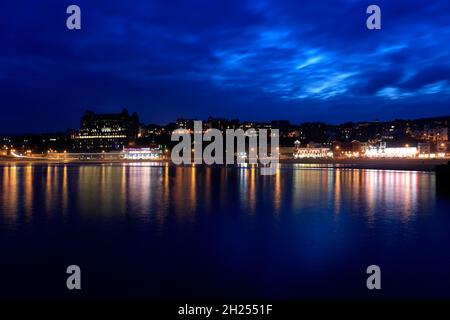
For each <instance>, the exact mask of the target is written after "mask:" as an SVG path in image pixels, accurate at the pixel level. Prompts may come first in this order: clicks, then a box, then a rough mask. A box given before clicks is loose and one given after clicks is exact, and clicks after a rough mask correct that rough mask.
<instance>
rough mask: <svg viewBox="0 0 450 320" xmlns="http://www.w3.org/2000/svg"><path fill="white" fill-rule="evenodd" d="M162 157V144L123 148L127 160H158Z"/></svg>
mask: <svg viewBox="0 0 450 320" xmlns="http://www.w3.org/2000/svg"><path fill="white" fill-rule="evenodd" d="M162 157H163V151H162V149H161V147H160V146H150V147H134V148H123V158H124V159H127V160H152V159H153V160H156V159H162Z"/></svg>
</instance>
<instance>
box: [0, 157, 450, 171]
mask: <svg viewBox="0 0 450 320" xmlns="http://www.w3.org/2000/svg"><path fill="white" fill-rule="evenodd" d="M448 162H449V159H386V158H385V159H364V158H361V159H280V161H279V163H280V164H299V165H306V167H308V166H309V165H311V167H314V166H315V165H317V166H318V167H336V168H348V169H373V170H405V171H429V172H434V171H436V166H438V165H442V164H447V163H448ZM4 163H38V164H39V163H40V164H74V165H83V164H105V163H110V164H133V163H160V164H169V165H171V163H170V160H166V159H153V160H119V159H104V160H101V159H95V160H78V159H77V160H70V159H40V158H35V159H31V158H26V159H21V158H10V157H0V164H4Z"/></svg>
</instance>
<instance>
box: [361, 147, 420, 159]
mask: <svg viewBox="0 0 450 320" xmlns="http://www.w3.org/2000/svg"><path fill="white" fill-rule="evenodd" d="M364 155H365V156H366V157H369V158H415V157H416V156H417V155H418V149H417V147H410V146H404V147H384V146H378V147H369V148H368V149H367V150H366V152H365V154H364Z"/></svg>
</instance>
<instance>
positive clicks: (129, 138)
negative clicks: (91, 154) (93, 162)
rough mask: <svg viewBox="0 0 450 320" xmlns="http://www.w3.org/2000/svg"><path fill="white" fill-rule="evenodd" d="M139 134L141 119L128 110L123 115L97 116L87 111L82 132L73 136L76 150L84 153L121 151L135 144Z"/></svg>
mask: <svg viewBox="0 0 450 320" xmlns="http://www.w3.org/2000/svg"><path fill="white" fill-rule="evenodd" d="M138 133H139V117H138V115H137V114H136V113H133V114H132V115H130V114H129V113H128V111H127V110H126V109H124V110H123V111H122V112H121V113H112V114H95V113H93V112H91V111H87V112H86V113H85V114H84V116H83V117H82V118H81V124H80V130H78V131H76V132H75V133H74V134H73V135H72V140H73V141H74V144H73V145H74V149H76V150H84V151H95V150H97V151H98V150H102V151H105V150H120V149H122V148H123V147H126V146H128V145H130V144H133V143H134V142H135V140H136V139H137V137H138Z"/></svg>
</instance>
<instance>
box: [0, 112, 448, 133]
mask: <svg viewBox="0 0 450 320" xmlns="http://www.w3.org/2000/svg"><path fill="white" fill-rule="evenodd" d="M124 109H128V108H124ZM124 109H123V110H124ZM87 111H91V110H87ZM91 112H93V111H91ZM93 113H94V114H118V113H120V112H116V113H114V112H113V113H97V112H93ZM133 113H134V112H133ZM136 113H137V112H136ZM208 118H211V119H221V120H227V121H233V120H237V121H239V123H244V122H253V123H257V124H265V123H271V122H272V121H289V123H290V124H291V125H294V126H300V125H302V124H306V123H323V124H325V125H328V126H335V127H339V126H342V125H344V124H360V123H375V122H380V123H390V122H395V121H427V120H428V121H431V120H440V119H446V118H449V119H450V114H447V115H441V116H434V117H421V118H413V119H411V118H410V119H406V118H404V119H402V118H395V119H391V120H379V119H378V118H376V119H375V120H370V121H363V120H359V121H345V122H341V123H339V124H331V123H330V122H323V121H304V122H300V123H293V122H291V120H289V119H272V120H267V121H253V120H239V118H226V117H213V116H211V115H210V116H208ZM208 118H206V119H198V118H189V117H178V118H176V119H175V121H171V122H167V123H165V124H156V123H151V122H150V123H146V124H145V123H142V122H140V124H142V125H144V126H149V125H157V126H160V127H165V126H168V125H170V124H175V123H176V121H177V120H181V119H183V120H192V121H194V120H195V121H203V122H204V121H207V120H208ZM71 130H78V129H76V128H66V129H65V130H63V131H60V130H57V131H47V132H42V131H41V132H34V133H33V132H23V133H9V134H8V133H0V137H2V138H6V137H18V136H26V135H47V134H61V133H67V132H69V131H71Z"/></svg>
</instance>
